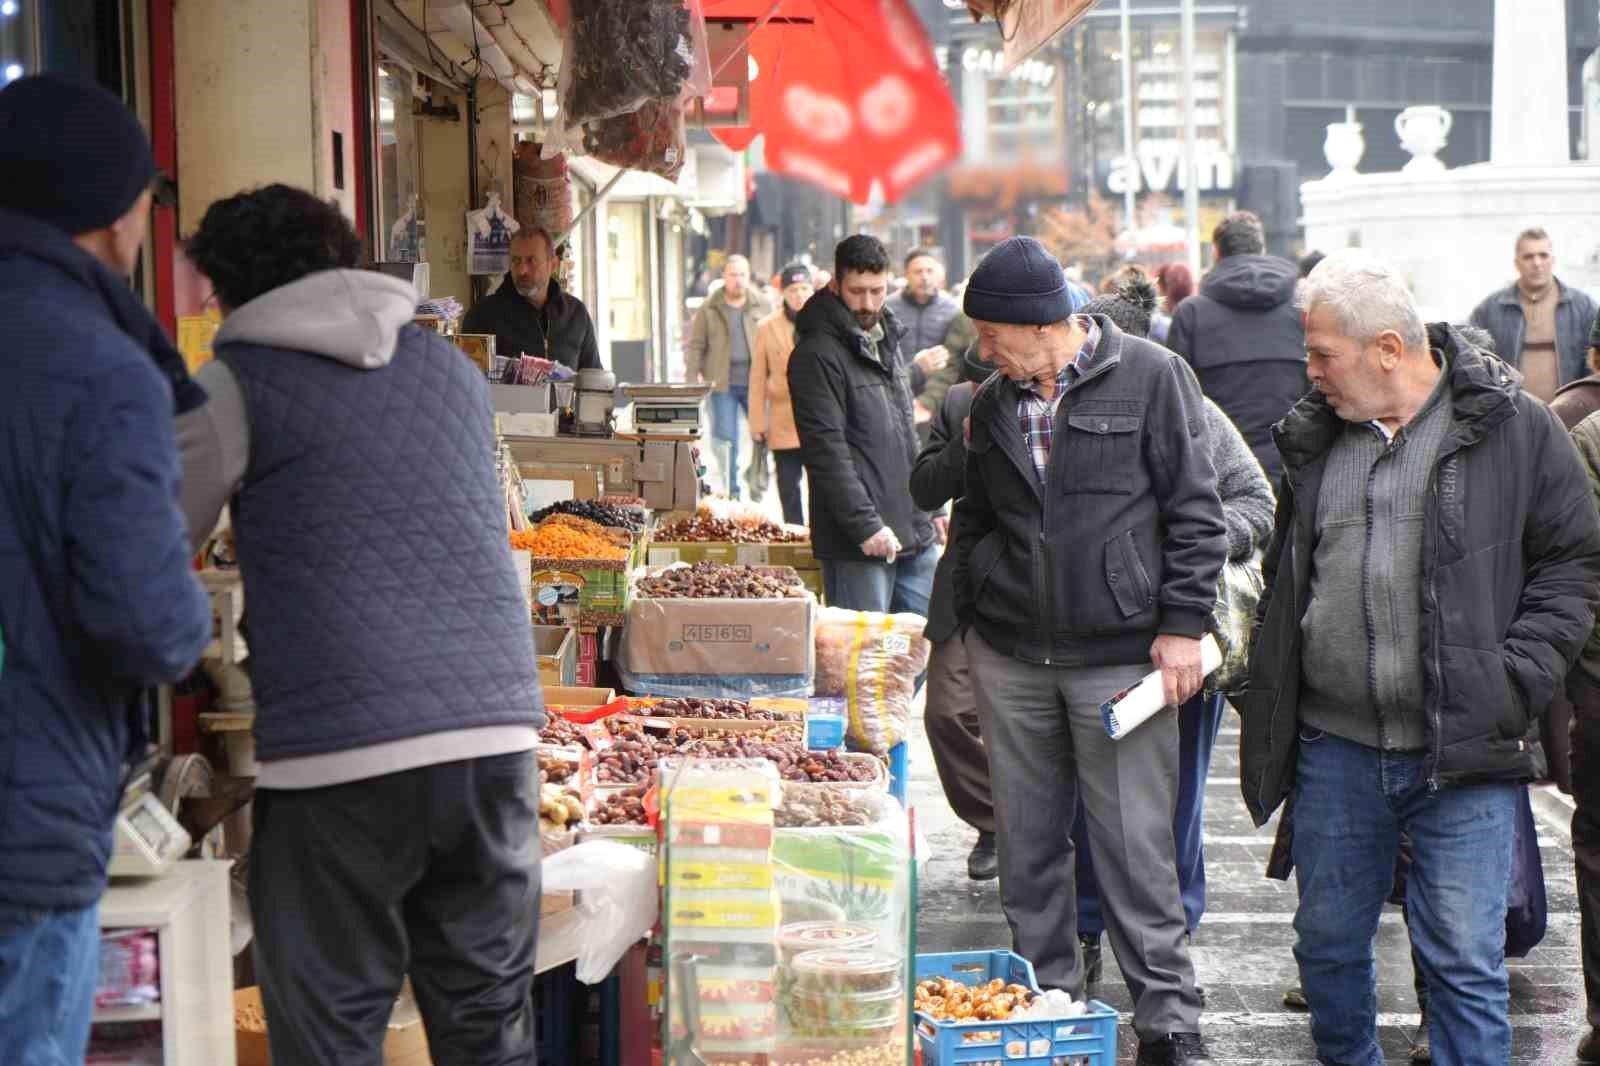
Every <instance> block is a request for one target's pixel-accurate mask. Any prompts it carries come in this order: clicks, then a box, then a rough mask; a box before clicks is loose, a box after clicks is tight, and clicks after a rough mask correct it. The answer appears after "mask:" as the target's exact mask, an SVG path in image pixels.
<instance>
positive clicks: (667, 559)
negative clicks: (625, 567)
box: [650, 544, 680, 566]
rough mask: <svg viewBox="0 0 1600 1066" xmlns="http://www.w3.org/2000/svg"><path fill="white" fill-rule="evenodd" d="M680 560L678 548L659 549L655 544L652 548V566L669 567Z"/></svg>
mask: <svg viewBox="0 0 1600 1066" xmlns="http://www.w3.org/2000/svg"><path fill="white" fill-rule="evenodd" d="M679 558H680V556H679V554H678V549H677V548H658V547H656V546H655V545H654V544H652V545H651V546H650V565H651V566H667V565H669V564H671V563H675V562H677V561H678V559H679Z"/></svg>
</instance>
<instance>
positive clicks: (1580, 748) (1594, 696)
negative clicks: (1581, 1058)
mask: <svg viewBox="0 0 1600 1066" xmlns="http://www.w3.org/2000/svg"><path fill="white" fill-rule="evenodd" d="M1567 694H1568V696H1569V697H1570V698H1571V700H1572V798H1573V800H1574V801H1575V803H1576V805H1577V809H1576V810H1575V811H1573V812H1572V854H1573V858H1574V860H1575V862H1576V866H1577V871H1578V919H1579V925H1580V931H1581V941H1582V944H1583V988H1584V991H1585V993H1587V995H1588V1003H1589V1024H1590V1025H1592V1026H1600V684H1597V683H1596V682H1595V681H1594V680H1593V679H1592V678H1590V677H1589V675H1588V674H1586V673H1585V672H1584V669H1583V667H1582V666H1574V667H1573V668H1572V672H1571V673H1570V674H1568V675H1567Z"/></svg>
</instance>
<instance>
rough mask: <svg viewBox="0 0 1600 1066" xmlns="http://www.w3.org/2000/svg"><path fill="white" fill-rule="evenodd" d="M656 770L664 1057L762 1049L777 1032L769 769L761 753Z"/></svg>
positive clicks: (686, 1060)
mask: <svg viewBox="0 0 1600 1066" xmlns="http://www.w3.org/2000/svg"><path fill="white" fill-rule="evenodd" d="M660 775H661V819H662V826H663V832H662V840H663V848H664V854H663V855H662V866H663V875H664V883H665V889H666V894H665V899H666V903H665V910H664V912H663V916H662V929H663V934H664V938H665V959H666V968H667V981H668V988H669V990H670V992H669V997H668V1009H667V1014H666V1027H665V1031H664V1033H663V1042H664V1046H665V1049H666V1061H667V1063H669V1064H683V1066H688V1064H690V1063H695V1062H703V1061H705V1060H704V1058H703V1056H711V1055H718V1056H720V1055H739V1056H753V1055H759V1054H765V1053H770V1052H772V1051H773V1050H775V1047H776V1043H777V1037H778V1003H777V992H778V988H777V978H778V926H779V916H780V904H779V898H778V892H777V888H776V885H775V884H774V881H773V874H774V865H773V861H772V845H773V835H774V825H773V811H774V809H775V808H776V807H777V805H778V791H779V785H778V775H777V771H776V769H775V768H774V766H773V765H772V764H771V763H770V762H767V761H766V760H764V759H727V760H704V759H686V760H665V761H663V764H662V766H661V770H660Z"/></svg>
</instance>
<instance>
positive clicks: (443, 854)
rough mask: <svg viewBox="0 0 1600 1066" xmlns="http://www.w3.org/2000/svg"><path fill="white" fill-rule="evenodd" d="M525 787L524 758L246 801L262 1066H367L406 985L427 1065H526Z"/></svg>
mask: <svg viewBox="0 0 1600 1066" xmlns="http://www.w3.org/2000/svg"><path fill="white" fill-rule="evenodd" d="M538 777H539V774H538V766H537V763H536V762H535V759H534V754H533V752H531V751H527V752H520V753H517V754H513V755H498V756H493V757H490V758H484V759H469V760H465V761H461V762H451V763H441V764H440V765H437V766H426V767H422V768H420V769H416V770H407V771H403V772H401V773H395V774H388V775H385V776H383V777H376V778H371V779H369V780H365V781H356V782H352V783H350V784H346V785H335V786H332V787H329V788H318V789H305V790H285V789H261V790H258V791H257V792H256V796H255V809H254V834H253V838H252V841H251V845H250V901H251V915H252V918H253V920H254V923H255V936H256V954H255V958H256V969H257V973H258V975H259V977H260V979H261V997H262V1001H263V1005H264V1006H265V1008H266V1015H267V1030H268V1032H269V1033H270V1034H271V1037H270V1039H271V1042H272V1060H273V1061H274V1062H280V1063H286V1064H287V1063H293V1064H295V1066H380V1064H381V1062H382V1061H383V1039H384V1035H385V1033H386V1032H387V1027H388V1022H389V1015H390V1012H391V1011H392V1010H393V1008H394V1000H395V997H396V996H397V995H398V994H399V992H400V985H401V982H402V980H403V979H404V978H405V976H406V975H407V974H408V973H409V974H410V975H411V984H412V987H413V988H414V989H415V991H416V996H417V1006H418V1007H419V1008H420V1009H421V1012H422V1020H423V1024H424V1027H425V1029H426V1031H427V1035H428V1047H429V1049H430V1052H431V1054H432V1059H433V1062H434V1063H435V1066H534V1064H535V1062H536V1055H535V1052H534V1015H533V998H532V996H533V966H534V945H535V940H536V938H537V936H538V931H539V862H540V859H541V858H542V855H541V850H542V849H541V845H540V841H539V831H538V812H539V784H538Z"/></svg>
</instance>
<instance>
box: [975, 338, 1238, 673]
mask: <svg viewBox="0 0 1600 1066" xmlns="http://www.w3.org/2000/svg"><path fill="white" fill-rule="evenodd" d="M1093 317H1094V320H1095V322H1097V323H1098V324H1099V326H1100V331H1101V332H1100V344H1099V347H1097V348H1096V349H1095V353H1094V358H1093V361H1092V362H1091V363H1090V365H1089V367H1088V369H1087V370H1086V371H1085V372H1084V375H1083V377H1082V378H1080V379H1079V380H1078V382H1077V383H1076V384H1075V385H1073V387H1072V388H1071V389H1070V390H1068V392H1067V393H1066V394H1065V395H1064V396H1062V397H1061V403H1060V405H1059V407H1058V409H1057V411H1056V421H1055V433H1054V443H1053V446H1052V448H1051V452H1050V466H1049V468H1048V471H1047V474H1048V476H1047V478H1046V481H1045V484H1043V485H1041V484H1040V483H1039V477H1038V475H1037V473H1036V472H1035V470H1034V465H1033V459H1032V457H1031V455H1030V453H1029V450H1028V446H1027V444H1026V442H1025V441H1024V439H1023V435H1022V426H1021V422H1020V420H1019V419H1018V417H1017V399H1018V395H1019V393H1018V390H1017V386H1016V385H1015V384H1014V383H1013V382H1011V381H1009V380H1008V379H1006V378H1004V377H1001V376H999V375H996V376H994V377H992V378H990V379H989V381H988V382H987V383H986V384H985V385H984V386H983V387H982V388H981V389H979V390H978V393H977V395H976V397H975V398H974V399H973V401H972V413H971V415H970V418H971V426H972V437H971V440H970V441H969V442H968V444H967V475H966V482H965V485H964V489H965V495H964V496H962V498H961V500H960V502H959V503H957V504H956V509H955V519H954V521H953V523H952V525H953V526H954V527H955V528H954V531H953V532H954V541H953V544H954V549H953V550H954V551H955V553H956V561H955V573H954V581H953V585H954V588H955V596H956V616H957V617H958V618H959V619H960V620H961V621H962V622H963V623H967V624H971V625H973V626H975V627H976V628H977V630H978V633H979V634H980V635H982V637H983V639H984V640H985V641H987V642H988V643H989V644H990V645H992V646H993V647H994V648H995V649H996V650H997V651H1000V652H1002V653H1004V654H1006V655H1011V656H1015V657H1016V658H1018V659H1022V660H1024V661H1027V662H1037V663H1044V664H1046V665H1051V664H1054V665H1060V666H1113V665H1131V664H1134V663H1141V662H1149V660H1150V645H1151V643H1152V641H1154V639H1155V637H1156V636H1157V634H1163V633H1165V634H1173V635H1177V636H1185V637H1200V636H1202V635H1204V634H1205V632H1206V631H1207V630H1209V629H1210V628H1211V624H1212V622H1211V616H1212V611H1213V609H1214V608H1215V606H1216V593H1217V578H1218V576H1219V575H1220V574H1221V572H1222V564H1223V561H1224V560H1225V559H1226V558H1227V554H1228V535H1227V530H1226V528H1225V526H1224V525H1223V518H1222V502H1221V500H1220V499H1219V498H1218V495H1217V475H1216V472H1215V470H1214V469H1213V468H1212V466H1211V458H1210V454H1209V449H1208V447H1207V440H1206V413H1205V406H1204V402H1205V401H1204V399H1203V397H1202V396H1201V395H1200V387H1199V386H1198V385H1197V384H1195V380H1194V374H1193V373H1191V372H1190V370H1189V368H1188V367H1187V366H1185V365H1184V364H1183V362H1182V360H1180V359H1178V358H1177V357H1176V356H1174V355H1173V354H1172V353H1171V352H1169V351H1167V350H1166V349H1165V348H1163V347H1161V346H1160V345H1158V344H1153V343H1151V342H1150V341H1146V340H1142V339H1140V338H1138V337H1131V336H1128V335H1127V334H1124V333H1123V332H1122V331H1121V330H1119V329H1117V327H1116V326H1115V325H1114V324H1113V323H1112V321H1111V319H1109V318H1106V317H1105V316H1103V315H1095V316H1093Z"/></svg>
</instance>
